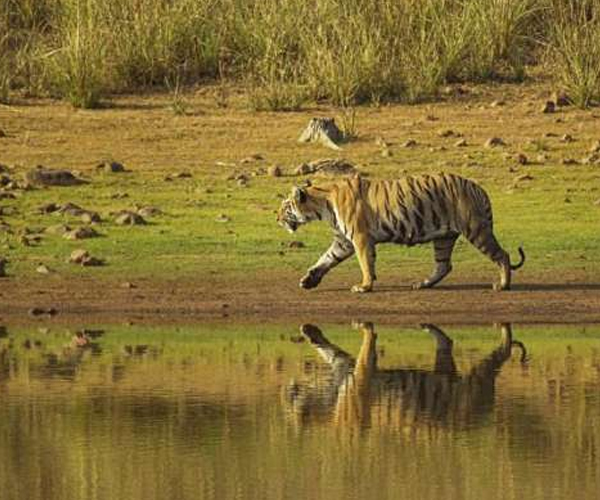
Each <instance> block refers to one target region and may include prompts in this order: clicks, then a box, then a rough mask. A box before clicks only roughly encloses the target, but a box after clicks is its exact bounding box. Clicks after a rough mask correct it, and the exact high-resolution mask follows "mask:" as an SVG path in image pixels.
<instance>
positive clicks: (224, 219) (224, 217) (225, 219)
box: [215, 214, 231, 222]
mask: <svg viewBox="0 0 600 500" xmlns="http://www.w3.org/2000/svg"><path fill="white" fill-rule="evenodd" d="M215 221H217V222H229V221H231V219H230V218H229V217H227V215H225V214H219V215H218V216H217V218H216V219H215Z"/></svg>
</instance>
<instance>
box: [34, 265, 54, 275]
mask: <svg viewBox="0 0 600 500" xmlns="http://www.w3.org/2000/svg"><path fill="white" fill-rule="evenodd" d="M35 271H36V272H37V273H39V274H50V273H51V272H52V271H51V270H50V268H49V267H48V266H47V265H45V264H40V265H38V266H37V267H36V268H35Z"/></svg>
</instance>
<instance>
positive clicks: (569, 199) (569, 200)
mask: <svg viewBox="0 0 600 500" xmlns="http://www.w3.org/2000/svg"><path fill="white" fill-rule="evenodd" d="M564 202H565V203H573V202H572V201H571V198H569V197H568V196H567V197H565V199H564Z"/></svg>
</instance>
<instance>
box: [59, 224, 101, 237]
mask: <svg viewBox="0 0 600 500" xmlns="http://www.w3.org/2000/svg"><path fill="white" fill-rule="evenodd" d="M97 236H98V233H97V232H96V231H95V230H94V229H92V228H91V227H78V228H77V229H73V230H72V231H68V232H66V233H65V234H63V238H64V239H65V240H84V239H87V238H95V237H97Z"/></svg>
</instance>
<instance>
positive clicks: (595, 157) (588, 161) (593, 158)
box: [581, 153, 600, 165]
mask: <svg viewBox="0 0 600 500" xmlns="http://www.w3.org/2000/svg"><path fill="white" fill-rule="evenodd" d="M598 163H600V154H598V153H594V154H591V155H589V156H586V157H585V158H584V159H583V160H581V164H582V165H597V164H598Z"/></svg>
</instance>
